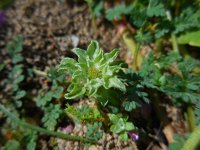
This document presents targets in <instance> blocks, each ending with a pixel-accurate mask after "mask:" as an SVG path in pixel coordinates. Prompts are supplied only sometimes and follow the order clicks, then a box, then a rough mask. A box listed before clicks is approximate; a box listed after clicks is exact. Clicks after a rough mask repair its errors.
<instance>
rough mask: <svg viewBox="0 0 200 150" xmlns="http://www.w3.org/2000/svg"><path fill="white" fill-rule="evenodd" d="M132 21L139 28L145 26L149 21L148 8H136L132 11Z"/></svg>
mask: <svg viewBox="0 0 200 150" xmlns="http://www.w3.org/2000/svg"><path fill="white" fill-rule="evenodd" d="M131 21H132V23H133V24H134V25H135V26H136V27H138V28H141V27H142V26H144V25H145V23H146V21H147V15H146V9H144V8H134V9H133V10H132V11H131Z"/></svg>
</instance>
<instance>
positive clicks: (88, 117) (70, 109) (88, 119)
mask: <svg viewBox="0 0 200 150" xmlns="http://www.w3.org/2000/svg"><path fill="white" fill-rule="evenodd" d="M66 112H67V113H68V114H70V115H72V117H75V118H76V120H77V121H78V122H79V123H80V122H85V123H92V122H95V121H100V120H102V115H101V113H100V111H99V110H98V109H97V108H95V107H89V106H88V105H86V104H85V105H83V106H80V107H76V106H70V105H69V104H68V105H67V108H66Z"/></svg>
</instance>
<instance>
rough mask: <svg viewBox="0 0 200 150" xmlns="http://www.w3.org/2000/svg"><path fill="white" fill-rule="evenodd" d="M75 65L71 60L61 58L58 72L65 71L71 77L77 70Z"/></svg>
mask: <svg viewBox="0 0 200 150" xmlns="http://www.w3.org/2000/svg"><path fill="white" fill-rule="evenodd" d="M76 63H77V62H76V61H75V60H74V59H72V58H63V59H62V60H61V62H60V66H59V70H66V71H68V73H70V75H71V74H72V73H73V72H74V70H76V69H77V67H76Z"/></svg>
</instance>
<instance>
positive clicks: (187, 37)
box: [178, 30, 200, 47]
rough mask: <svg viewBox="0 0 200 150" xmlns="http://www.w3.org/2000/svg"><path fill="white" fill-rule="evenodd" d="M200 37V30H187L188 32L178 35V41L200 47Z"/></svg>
mask: <svg viewBox="0 0 200 150" xmlns="http://www.w3.org/2000/svg"><path fill="white" fill-rule="evenodd" d="M199 37H200V30H199V31H193V32H187V33H186V34H183V35H181V36H179V37H178V43H179V44H188V45H191V46H196V47H200V38H199Z"/></svg>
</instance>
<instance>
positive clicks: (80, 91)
mask: <svg viewBox="0 0 200 150" xmlns="http://www.w3.org/2000/svg"><path fill="white" fill-rule="evenodd" d="M85 92H86V89H85V87H83V86H80V84H73V85H72V89H70V92H69V93H67V94H65V98H66V99H75V98H77V97H81V96H83V95H84V94H85Z"/></svg>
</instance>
